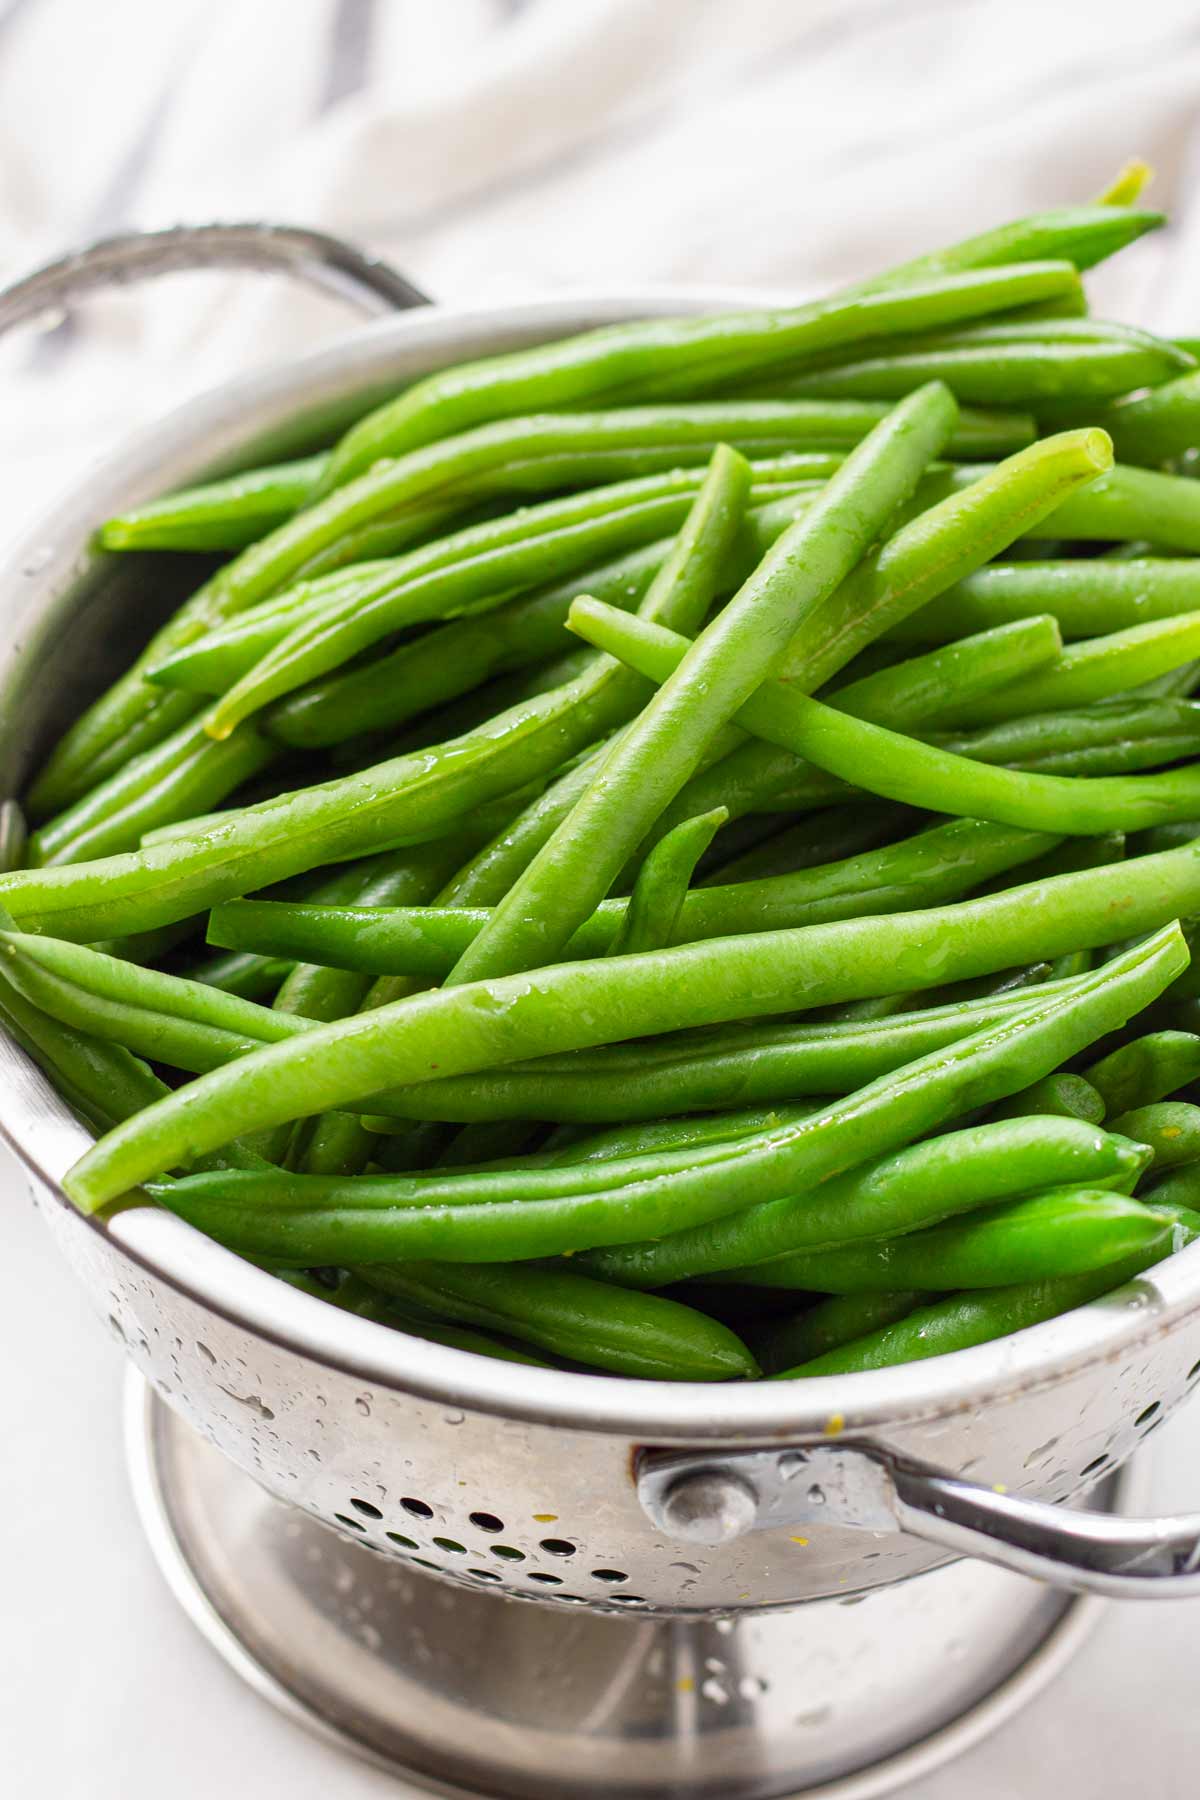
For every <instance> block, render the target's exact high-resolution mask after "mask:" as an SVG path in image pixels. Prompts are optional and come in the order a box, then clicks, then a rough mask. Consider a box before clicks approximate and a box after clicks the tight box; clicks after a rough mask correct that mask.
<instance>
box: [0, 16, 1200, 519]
mask: <svg viewBox="0 0 1200 1800" xmlns="http://www.w3.org/2000/svg"><path fill="white" fill-rule="evenodd" d="M1198 93H1200V13H1198V10H1197V8H1196V5H1195V3H1194V0H1143V4H1141V5H1139V6H1136V7H1131V6H1129V5H1128V4H1127V0H893V3H892V4H888V3H886V0H437V4H431V0H254V3H253V4H251V5H247V4H246V3H245V0H170V3H169V4H166V5H164V4H163V0H109V3H108V4H107V5H105V6H102V7H98V6H95V5H93V4H92V3H91V0H8V5H7V9H6V10H0V275H12V274H15V273H17V272H19V271H20V270H22V269H24V268H26V267H29V266H30V265H32V264H34V263H36V262H37V261H39V260H42V259H44V258H45V257H47V256H49V255H52V254H54V253H55V252H57V251H59V250H61V249H62V247H63V246H64V245H66V244H70V243H74V242H77V241H81V240H83V239H86V238H89V237H93V236H95V235H97V234H99V233H104V232H108V231H112V230H114V229H117V228H121V227H126V226H129V225H134V224H137V225H150V224H159V225H161V224H168V223H174V222H176V221H178V220H192V221H195V220H203V219H211V218H236V217H242V218H244V217H252V216H261V217H273V218H282V219H285V220H296V221H303V222H306V223H312V224H318V225H324V226H326V227H328V228H329V229H331V230H335V231H339V232H342V233H344V234H346V235H348V236H350V237H352V238H355V239H358V240H359V241H361V242H364V243H366V244H368V245H370V247H371V248H373V249H375V250H378V251H382V252H384V253H386V254H388V255H390V256H391V257H393V258H394V259H395V260H396V262H397V263H398V264H399V266H400V267H402V268H404V269H407V270H409V271H411V272H412V274H413V275H414V276H415V277H416V279H417V280H418V281H419V282H421V283H422V284H423V285H424V286H426V287H427V288H429V289H430V290H431V291H432V292H433V293H434V294H435V295H441V296H445V297H449V298H454V299H457V300H480V299H490V298H497V297H501V296H508V295H512V294H516V293H528V292H530V291H534V290H542V291H544V290H546V289H547V288H561V287H564V286H570V285H586V284H588V283H599V284H601V285H605V284H611V283H613V282H627V281H639V282H641V281H650V282H673V281H692V280H709V281H721V282H729V283H742V282H749V281H752V282H761V283H764V284H768V285H771V286H774V287H777V288H782V289H787V290H790V291H792V292H796V293H808V292H813V291H815V290H817V289H819V288H820V287H822V286H825V285H829V284H832V283H834V282H836V281H838V280H841V279H843V278H847V277H850V276H853V275H855V274H858V273H861V272H863V271H865V270H867V269H869V268H871V267H873V266H875V265H877V264H879V263H880V262H881V261H886V260H888V259H892V258H895V257H898V256H903V255H907V254H910V253H912V252H914V251H916V250H919V249H921V248H923V247H925V246H928V245H932V244H934V243H936V242H938V241H939V240H941V239H944V238H946V237H949V236H953V235H956V234H960V233H962V232H965V231H968V230H971V229H974V228H977V227H978V226H979V224H980V223H981V222H983V221H989V220H994V219H999V218H1002V217H1004V216H1006V215H1010V214H1013V213H1016V212H1020V211H1022V210H1027V209H1033V208H1035V207H1038V206H1043V205H1046V204H1050V203H1053V202H1056V201H1059V200H1067V199H1083V198H1086V197H1088V196H1090V195H1091V194H1092V193H1094V192H1095V191H1096V190H1097V189H1098V188H1099V187H1101V186H1102V185H1103V184H1104V182H1105V181H1106V180H1107V179H1108V177H1109V176H1110V175H1111V174H1112V172H1113V171H1114V170H1115V168H1116V167H1117V166H1118V165H1119V164H1120V162H1122V161H1123V160H1124V159H1125V158H1126V157H1127V156H1129V155H1132V154H1135V153H1137V154H1140V155H1143V156H1145V157H1147V158H1148V159H1149V160H1150V161H1151V162H1153V164H1154V165H1155V167H1156V168H1157V170H1158V181H1157V183H1156V186H1155V189H1154V191H1153V192H1154V198H1155V199H1156V200H1158V201H1160V202H1161V203H1162V204H1164V205H1166V206H1168V207H1169V208H1170V209H1171V211H1172V214H1173V218H1174V221H1175V223H1174V227H1173V230H1172V232H1171V234H1170V237H1169V239H1168V238H1167V237H1162V238H1159V239H1156V240H1154V241H1153V242H1150V243H1146V244H1143V245H1141V246H1139V247H1138V248H1137V249H1135V250H1134V251H1132V252H1130V253H1128V254H1127V255H1126V257H1125V258H1123V259H1122V261H1121V262H1120V263H1118V264H1117V265H1115V266H1114V267H1113V268H1112V269H1111V270H1110V271H1105V272H1104V274H1103V275H1102V276H1101V277H1100V278H1099V281H1098V284H1097V286H1098V291H1099V297H1100V300H1101V303H1102V304H1103V305H1106V306H1107V307H1109V308H1111V309H1112V310H1114V311H1119V312H1120V313H1121V314H1122V315H1123V316H1126V317H1137V318H1140V319H1142V320H1144V321H1146V322H1149V323H1154V324H1158V325H1175V326H1178V327H1181V328H1182V327H1184V326H1193V327H1195V326H1196V325H1197V324H1200V294H1198V295H1196V297H1195V299H1194V300H1193V298H1192V295H1193V291H1194V289H1195V288H1196V285H1197V284H1196V282H1195V281H1194V280H1193V279H1192V276H1193V273H1194V271H1195V267H1196V264H1197V262H1200V214H1198V212H1197V209H1196V205H1195V202H1194V200H1193V198H1192V197H1191V195H1190V191H1189V190H1190V186H1191V183H1190V179H1189V178H1190V174H1191V172H1192V163H1193V159H1194V157H1195V155H1196V143H1197V137H1196V131H1195V127H1194V118H1195V111H1196V96H1197V94H1198ZM347 323H348V318H347V315H346V314H345V313H344V312H342V311H341V310H340V309H339V308H337V307H336V306H335V305H334V304H333V303H331V302H326V301H324V300H321V299H316V298H312V297H307V296H305V295H304V294H303V293H301V292H298V291H297V290H296V289H294V288H292V287H291V286H289V285H286V284H284V283H282V282H276V281H269V282H264V281H262V280H261V279H258V280H256V279H255V278H254V277H244V278H239V279H238V280H236V281H228V280H226V279H222V278H217V277H203V278H194V277H176V278H174V279H173V280H171V281H170V282H168V283H166V284H162V283H160V284H158V285H157V286H155V287H153V288H144V289H141V290H139V291H138V293H137V294H136V296H134V297H130V296H120V297H113V298H107V299H103V300H99V301H95V302H93V303H91V304H90V305H89V306H88V308H87V310H86V314H84V315H83V316H82V317H81V318H80V319H78V320H77V321H76V322H75V328H74V329H72V330H71V331H70V332H59V333H57V334H55V337H54V339H53V340H52V341H51V342H49V343H46V344H43V345H42V346H41V347H40V348H38V349H35V350H31V348H30V343H29V339H28V338H27V337H23V338H22V339H21V340H19V341H9V342H8V343H7V344H5V345H4V346H3V352H2V355H0V376H2V377H3V379H4V383H5V406H4V414H3V420H4V429H3V431H2V432H0V464H3V463H9V464H10V465H11V463H12V461H13V459H16V460H17V464H18V468H17V474H18V479H20V480H21V481H22V484H23V486H27V487H37V488H41V487H43V486H44V485H45V484H47V483H49V482H52V481H54V480H56V479H58V478H59V477H60V475H61V472H62V470H63V469H64V468H65V467H66V466H67V465H68V463H72V462H75V461H77V460H78V459H79V458H80V457H82V456H85V455H87V454H89V453H91V452H93V451H94V450H96V449H97V448H99V447H101V446H102V445H103V444H104V443H105V442H108V441H111V439H112V437H113V436H114V435H115V434H118V433H120V432H123V431H125V430H128V429H130V428H132V427H133V426H134V425H136V423H137V422H138V421H139V420H140V419H141V418H143V417H145V416H146V415H147V414H149V413H154V412H157V411H161V410H162V409H163V408H164V407H166V406H168V405H169V404H170V403H171V402H172V401H173V400H174V399H176V398H178V397H180V396H181V395H182V394H183V393H184V392H186V391H189V390H194V389H196V388H199V387H202V386H205V385H207V384H209V383H211V382H212V381H214V380H216V379H218V378H219V377H220V376H221V375H223V374H225V373H228V372H229V371H231V370H233V369H235V368H237V367H239V366H243V365H245V364H248V363H251V362H256V361H260V360H261V359H262V358H263V357H265V356H269V357H274V356H279V355H281V354H284V353H286V352H287V351H290V350H292V349H294V348H297V347H299V346H302V345H304V344H306V343H311V342H312V341H314V340H315V339H316V338H317V337H318V336H319V335H321V334H330V333H332V332H335V331H338V330H341V329H344V328H345V327H346V325H347ZM68 351H69V352H70V362H69V364H68V360H67V354H68Z"/></svg>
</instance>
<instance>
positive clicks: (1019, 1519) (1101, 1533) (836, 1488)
mask: <svg viewBox="0 0 1200 1800" xmlns="http://www.w3.org/2000/svg"><path fill="white" fill-rule="evenodd" d="M637 1491H638V1498H639V1499H640V1501H641V1503H642V1506H643V1508H644V1509H645V1511H646V1512H647V1513H648V1514H649V1516H650V1518H651V1519H652V1520H653V1522H654V1524H655V1525H656V1526H657V1527H658V1529H659V1530H660V1531H662V1532H664V1533H665V1534H666V1535H667V1536H668V1537H671V1538H674V1539H677V1540H679V1541H682V1542H686V1543H700V1544H724V1543H729V1542H731V1541H732V1540H733V1539H735V1538H738V1537H741V1536H742V1535H743V1534H744V1533H746V1532H748V1531H768V1530H773V1529H776V1528H777V1527H782V1526H794V1525H809V1526H816V1527H820V1526H822V1525H835V1526H841V1527H844V1526H850V1527H852V1528H859V1529H862V1530H865V1531H876V1532H878V1531H905V1532H908V1533H910V1534H911V1535H912V1536H913V1537H919V1538H924V1539H925V1540H926V1542H928V1543H931V1544H937V1545H938V1546H939V1547H940V1548H941V1549H944V1550H950V1551H953V1552H954V1553H955V1554H957V1555H961V1556H976V1557H980V1558H981V1559H982V1560H983V1561H984V1562H991V1563H997V1564H998V1565H999V1566H1000V1567H1001V1568H1004V1569H1011V1570H1013V1571H1015V1572H1016V1573H1017V1574H1019V1575H1032V1576H1035V1577H1036V1578H1037V1579H1038V1580H1040V1581H1046V1582H1049V1583H1050V1584H1051V1586H1053V1587H1058V1588H1067V1589H1070V1590H1072V1591H1073V1592H1076V1593H1089V1594H1107V1595H1110V1596H1112V1597H1113V1598H1117V1599H1120V1598H1130V1599H1139V1600H1144V1599H1155V1598H1162V1599H1164V1600H1177V1599H1180V1598H1181V1597H1182V1596H1185V1595H1190V1594H1200V1513H1192V1514H1184V1515H1181V1516H1177V1517H1174V1518H1161V1519H1123V1518H1119V1517H1116V1516H1115V1515H1113V1514H1106V1513H1092V1512H1078V1511H1073V1510H1071V1509H1070V1508H1068V1507H1062V1506H1053V1505H1050V1504H1049V1503H1048V1502H1046V1501H1043V1500H1025V1499H1022V1498H1020V1497H1018V1496H1017V1495H1013V1494H1008V1493H1005V1492H1004V1491H1003V1490H1002V1489H1000V1488H988V1487H980V1486H978V1485H977V1484H976V1483H974V1482H970V1481H963V1480H962V1479H960V1478H959V1477H958V1476H955V1475H947V1474H943V1473H941V1472H940V1471H938V1470H936V1469H930V1468H925V1467H922V1466H920V1465H918V1464H915V1463H910V1462H907V1461H905V1460H904V1459H903V1458H900V1457H897V1456H894V1455H892V1454H891V1453H889V1452H888V1451H885V1450H882V1449H880V1448H879V1447H878V1446H877V1445H874V1444H864V1443H845V1444H815V1445H810V1446H797V1447H795V1448H791V1449H786V1450H747V1451H735V1452H732V1453H730V1454H728V1455H724V1456H721V1455H718V1456H713V1455H711V1454H710V1455H706V1454H704V1453H703V1452H702V1451H694V1452H692V1451H685V1452H677V1451H647V1452H644V1453H643V1454H642V1457H641V1458H640V1461H639V1466H638V1473H637Z"/></svg>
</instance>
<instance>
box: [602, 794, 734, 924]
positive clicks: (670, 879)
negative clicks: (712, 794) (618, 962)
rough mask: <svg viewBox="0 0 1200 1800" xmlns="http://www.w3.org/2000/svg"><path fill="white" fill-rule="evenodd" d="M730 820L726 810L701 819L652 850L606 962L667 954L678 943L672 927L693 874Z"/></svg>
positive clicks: (688, 823) (670, 834)
mask: <svg viewBox="0 0 1200 1800" xmlns="http://www.w3.org/2000/svg"><path fill="white" fill-rule="evenodd" d="M728 817H729V815H728V813H727V812H726V811H725V809H724V807H718V808H717V809H716V810H715V811H713V812H710V813H700V814H699V815H698V816H697V817H696V818H694V819H688V820H685V822H684V823H683V824H682V825H677V826H676V827H675V829H674V831H671V832H668V834H667V836H666V837H665V838H663V839H662V841H661V842H660V843H658V844H656V845H655V847H654V849H653V850H652V851H651V852H650V854H649V856H648V857H647V858H646V860H645V862H644V863H643V864H642V866H641V868H640V870H639V871H638V878H637V880H636V882H635V883H634V888H633V893H632V894H631V895H630V897H629V905H628V906H627V907H626V909H625V917H624V918H623V919H622V920H621V923H620V925H619V926H618V927H617V934H616V936H615V937H614V938H613V941H612V944H611V946H610V948H609V952H608V954H609V955H610V956H632V955H635V954H636V953H637V952H639V951H642V950H665V949H666V947H667V946H668V944H673V943H675V942H676V936H675V931H676V926H677V924H678V922H679V914H680V910H681V908H682V906H683V903H684V900H685V899H686V898H687V892H688V885H689V883H690V882H691V879H692V873H693V871H694V869H695V867H696V864H697V863H698V862H699V860H700V858H701V857H702V856H703V855H704V852H705V851H706V850H707V849H708V846H709V845H710V844H711V843H712V841H713V838H714V837H715V836H716V834H717V832H718V831H719V830H720V828H721V826H722V825H723V824H724V823H725V821H726V819H727V818H728Z"/></svg>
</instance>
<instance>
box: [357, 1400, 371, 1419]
mask: <svg viewBox="0 0 1200 1800" xmlns="http://www.w3.org/2000/svg"><path fill="white" fill-rule="evenodd" d="M354 1410H355V1412H359V1413H361V1414H362V1416H363V1418H364V1419H369V1418H370V1416H371V1402H370V1401H369V1400H368V1399H367V1397H366V1395H365V1394H357V1395H356V1396H355V1399H354Z"/></svg>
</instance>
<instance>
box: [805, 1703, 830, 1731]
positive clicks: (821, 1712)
mask: <svg viewBox="0 0 1200 1800" xmlns="http://www.w3.org/2000/svg"><path fill="white" fill-rule="evenodd" d="M832 1717H833V1708H832V1706H818V1707H814V1709H813V1711H812V1712H806V1713H797V1714H796V1723H797V1725H803V1726H807V1727H808V1728H809V1729H810V1730H813V1731H815V1730H816V1729H817V1727H818V1726H820V1725H828V1723H829V1721H830V1719H832Z"/></svg>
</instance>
